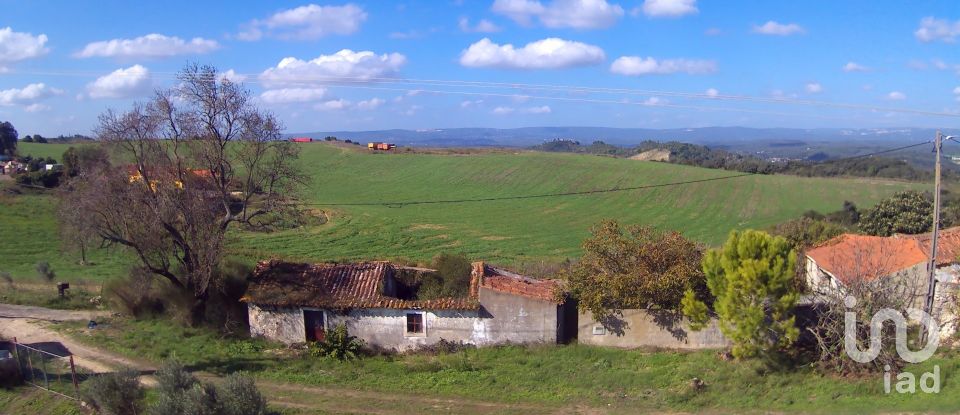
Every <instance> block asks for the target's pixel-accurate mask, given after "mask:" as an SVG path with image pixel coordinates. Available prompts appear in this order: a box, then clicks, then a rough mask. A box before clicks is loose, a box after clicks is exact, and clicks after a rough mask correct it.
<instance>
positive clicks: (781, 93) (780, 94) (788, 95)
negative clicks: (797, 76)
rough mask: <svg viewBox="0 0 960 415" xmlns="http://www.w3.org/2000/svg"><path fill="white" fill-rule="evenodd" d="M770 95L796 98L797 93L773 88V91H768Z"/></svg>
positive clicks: (778, 97)
mask: <svg viewBox="0 0 960 415" xmlns="http://www.w3.org/2000/svg"><path fill="white" fill-rule="evenodd" d="M770 96H771V97H774V98H776V99H796V98H797V94H793V93H791V94H787V93H786V92H783V90H780V89H774V90H773V91H770Z"/></svg>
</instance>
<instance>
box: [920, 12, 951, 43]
mask: <svg viewBox="0 0 960 415" xmlns="http://www.w3.org/2000/svg"><path fill="white" fill-rule="evenodd" d="M913 35H914V36H916V38H917V40H919V41H921V42H935V41H938V40H939V41H941V42H946V43H953V42H955V41H956V40H957V37H960V20H957V21H954V22H951V21H949V20H947V19H937V18H934V17H924V18H923V19H921V20H920V28H918V29H917V31H915V32H913Z"/></svg>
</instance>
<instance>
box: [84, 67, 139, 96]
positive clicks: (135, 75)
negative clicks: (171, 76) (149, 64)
mask: <svg viewBox="0 0 960 415" xmlns="http://www.w3.org/2000/svg"><path fill="white" fill-rule="evenodd" d="M151 86H152V81H151V79H150V71H149V70H148V69H147V68H145V67H143V66H140V65H133V66H131V67H129V68H121V69H117V70H115V71H113V72H111V73H109V74H107V75H104V76H101V77H99V78H97V80H96V81H93V82H91V83H89V84H87V97H89V98H93V99H98V98H130V97H134V96H137V95H141V94H144V93H146V92H148V91H149V90H150V87H151Z"/></svg>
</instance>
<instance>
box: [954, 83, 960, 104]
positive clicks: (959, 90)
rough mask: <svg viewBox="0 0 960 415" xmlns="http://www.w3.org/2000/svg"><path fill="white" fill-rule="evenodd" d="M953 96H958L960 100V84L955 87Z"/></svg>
mask: <svg viewBox="0 0 960 415" xmlns="http://www.w3.org/2000/svg"><path fill="white" fill-rule="evenodd" d="M953 96H954V97H956V98H957V101H960V86H958V87H956V88H953Z"/></svg>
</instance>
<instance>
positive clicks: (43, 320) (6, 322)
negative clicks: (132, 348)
mask: <svg viewBox="0 0 960 415" xmlns="http://www.w3.org/2000/svg"><path fill="white" fill-rule="evenodd" d="M109 314H110V312H108V311H86V310H83V311H75V310H51V309H49V308H43V307H31V306H21V305H11V304H0V337H5V338H9V339H12V338H14V337H16V338H17V341H18V342H20V343H23V344H26V345H30V344H34V343H45V344H49V343H59V344H60V345H62V346H63V348H64V349H66V350H67V351H69V352H70V353H71V354H73V359H74V363H75V364H76V365H77V366H80V367H82V368H84V369H87V370H89V371H92V372H94V373H104V372H110V371H113V370H115V369H116V368H118V367H123V366H128V367H133V368H136V369H139V370H141V371H153V370H154V368H153V367H152V366H151V365H148V364H144V363H142V362H135V361H133V360H130V359H127V358H124V357H122V356H118V355H115V354H113V353H108V352H105V351H103V350H99V349H96V348H92V347H88V346H85V345H83V344H81V343H78V342H76V341H74V340H73V339H71V338H69V337H67V336H64V335H62V334H60V333H58V332H56V331H54V330H51V329H49V328H47V327H46V325H47V324H49V323H50V322H57V321H89V320H96V319H98V318H100V317H104V316H107V315H109ZM146 383H148V384H149V383H150V382H149V381H147V382H146Z"/></svg>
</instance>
